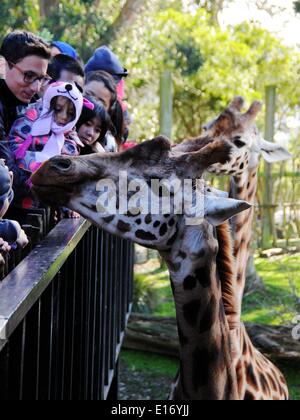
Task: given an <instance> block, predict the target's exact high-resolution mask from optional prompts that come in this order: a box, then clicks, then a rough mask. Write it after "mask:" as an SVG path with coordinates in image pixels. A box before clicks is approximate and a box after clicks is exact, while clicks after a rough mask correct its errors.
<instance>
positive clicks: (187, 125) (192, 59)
mask: <svg viewBox="0 0 300 420" xmlns="http://www.w3.org/2000/svg"><path fill="white" fill-rule="evenodd" d="M150 22H151V23H150ZM115 48H116V49H117V51H118V53H119V55H120V56H121V57H122V59H123V62H125V63H126V66H127V67H128V68H129V69H131V77H130V78H129V80H128V82H127V93H128V97H129V98H130V101H129V102H130V106H131V109H130V110H131V113H132V115H133V117H134V121H135V122H134V124H133V127H132V130H131V133H132V135H134V136H135V137H136V138H138V139H141V138H150V137H151V136H153V135H155V134H157V133H158V131H159V129H158V105H159V102H158V98H157V94H158V86H159V76H160V74H161V73H162V72H163V70H166V69H168V70H171V71H172V74H173V81H174V113H175V118H174V120H175V124H174V138H175V139H181V138H184V137H187V136H194V135H198V134H199V132H200V130H201V126H202V125H203V123H205V122H207V120H209V119H211V118H212V117H215V115H216V114H217V113H218V112H220V110H221V109H222V108H223V107H224V106H226V104H227V103H228V102H229V101H230V100H231V99H232V97H233V96H234V95H236V94H242V95H243V96H245V97H246V99H247V100H248V101H252V100H253V99H264V90H265V86H266V85H267V84H276V85H277V86H278V98H279V106H278V109H279V112H280V115H279V116H280V121H282V120H284V118H285V117H286V116H288V115H291V114H293V113H294V112H295V108H296V106H298V98H299V93H300V92H299V83H298V82H297V77H298V74H297V70H298V69H299V63H300V56H299V54H298V53H297V52H296V51H295V50H293V49H292V48H288V47H286V46H285V45H283V44H282V43H281V41H280V40H278V39H277V38H275V37H274V36H272V35H271V34H270V33H269V32H267V31H266V30H264V29H262V28H260V27H257V26H255V25H254V24H248V23H243V24H241V25H239V26H236V27H231V28H229V29H227V30H221V29H220V28H219V27H218V26H217V25H212V24H211V21H210V15H209V14H207V12H206V11H205V10H204V9H201V8H200V9H198V10H197V11H193V12H183V11H182V10H176V9H174V8H165V10H162V11H157V12H156V13H155V15H154V13H153V12H152V11H148V13H145V14H144V15H142V16H140V18H139V19H138V21H137V22H136V24H135V25H134V27H132V29H131V31H130V32H129V33H128V34H127V35H126V37H121V38H119V39H118V41H117V43H116V45H115ZM261 115H263V114H261ZM262 125H263V118H262V117H261V120H260V126H262Z"/></svg>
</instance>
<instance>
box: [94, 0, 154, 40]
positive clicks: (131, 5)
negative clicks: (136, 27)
mask: <svg viewBox="0 0 300 420" xmlns="http://www.w3.org/2000/svg"><path fill="white" fill-rule="evenodd" d="M147 3H148V1H147V0H127V1H126V3H125V5H124V6H123V7H122V10H121V12H120V14H119V16H118V17H117V19H116V20H115V22H114V23H113V24H112V25H111V26H110V27H109V28H108V29H107V31H106V33H105V34H104V35H103V36H102V39H101V42H102V44H103V43H106V44H110V43H112V42H113V41H114V40H115V38H116V37H117V35H118V33H119V32H121V31H123V32H125V31H126V30H127V29H128V28H130V26H132V25H133V23H134V21H135V19H136V18H137V17H138V16H139V14H140V13H141V12H142V9H143V8H145V7H146V6H147Z"/></svg>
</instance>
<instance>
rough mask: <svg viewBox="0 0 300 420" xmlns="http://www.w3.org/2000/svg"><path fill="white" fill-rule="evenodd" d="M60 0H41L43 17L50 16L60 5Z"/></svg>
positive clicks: (41, 15) (41, 14)
mask: <svg viewBox="0 0 300 420" xmlns="http://www.w3.org/2000/svg"><path fill="white" fill-rule="evenodd" d="M58 3H59V0H39V6H40V17H41V19H43V18H46V17H47V16H49V13H50V11H51V10H52V9H53V8H54V7H56V6H58Z"/></svg>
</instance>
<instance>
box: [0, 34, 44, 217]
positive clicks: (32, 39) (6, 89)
mask: <svg viewBox="0 0 300 420" xmlns="http://www.w3.org/2000/svg"><path fill="white" fill-rule="evenodd" d="M0 56H2V57H3V58H4V60H5V72H4V73H5V79H1V80H0V159H4V160H5V162H6V165H7V166H8V167H9V169H10V170H11V171H12V172H13V174H14V181H13V182H14V183H13V189H14V191H15V195H17V191H19V188H21V187H20V186H22V185H23V183H22V182H23V180H22V175H21V173H20V171H19V170H18V168H17V166H16V164H15V159H14V156H13V153H12V152H11V150H10V148H9V143H8V140H9V138H8V137H9V132H10V129H11V127H12V124H13V123H14V122H15V120H16V119H17V118H18V116H19V115H20V114H21V113H22V111H23V112H24V108H26V107H27V106H28V105H29V104H30V103H33V102H36V101H37V99H38V95H37V94H38V93H39V92H40V91H41V89H42V88H43V87H45V86H46V85H47V83H49V80H50V78H49V76H48V75H47V68H48V63H49V60H50V57H51V50H50V47H49V45H48V44H47V43H46V42H44V41H43V40H42V39H41V38H39V37H37V36H35V35H34V34H31V33H29V32H25V31H14V32H11V33H10V34H8V35H7V36H6V37H5V38H4V40H3V43H2V46H1V48H0ZM26 217H27V216H26V214H23V213H22V212H20V210H19V209H18V208H16V207H15V206H14V204H13V205H12V206H11V207H10V209H9V211H8V218H10V219H14V220H18V221H19V222H20V223H22V224H31V223H29V222H27V219H26Z"/></svg>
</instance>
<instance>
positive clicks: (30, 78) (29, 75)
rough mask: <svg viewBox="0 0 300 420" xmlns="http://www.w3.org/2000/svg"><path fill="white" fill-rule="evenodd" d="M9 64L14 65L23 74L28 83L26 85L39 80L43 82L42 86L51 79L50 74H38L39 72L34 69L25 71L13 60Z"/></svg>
mask: <svg viewBox="0 0 300 420" xmlns="http://www.w3.org/2000/svg"><path fill="white" fill-rule="evenodd" d="M9 64H10V65H11V66H12V67H14V68H16V69H17V70H18V71H19V72H20V73H21V74H22V75H23V80H24V83H26V85H32V84H33V83H34V82H36V81H38V82H40V83H41V85H42V86H46V85H47V84H48V83H50V81H51V77H49V76H37V74H36V73H34V72H33V71H30V70H29V71H24V70H22V69H20V67H19V66H17V65H16V64H14V63H12V62H9Z"/></svg>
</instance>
